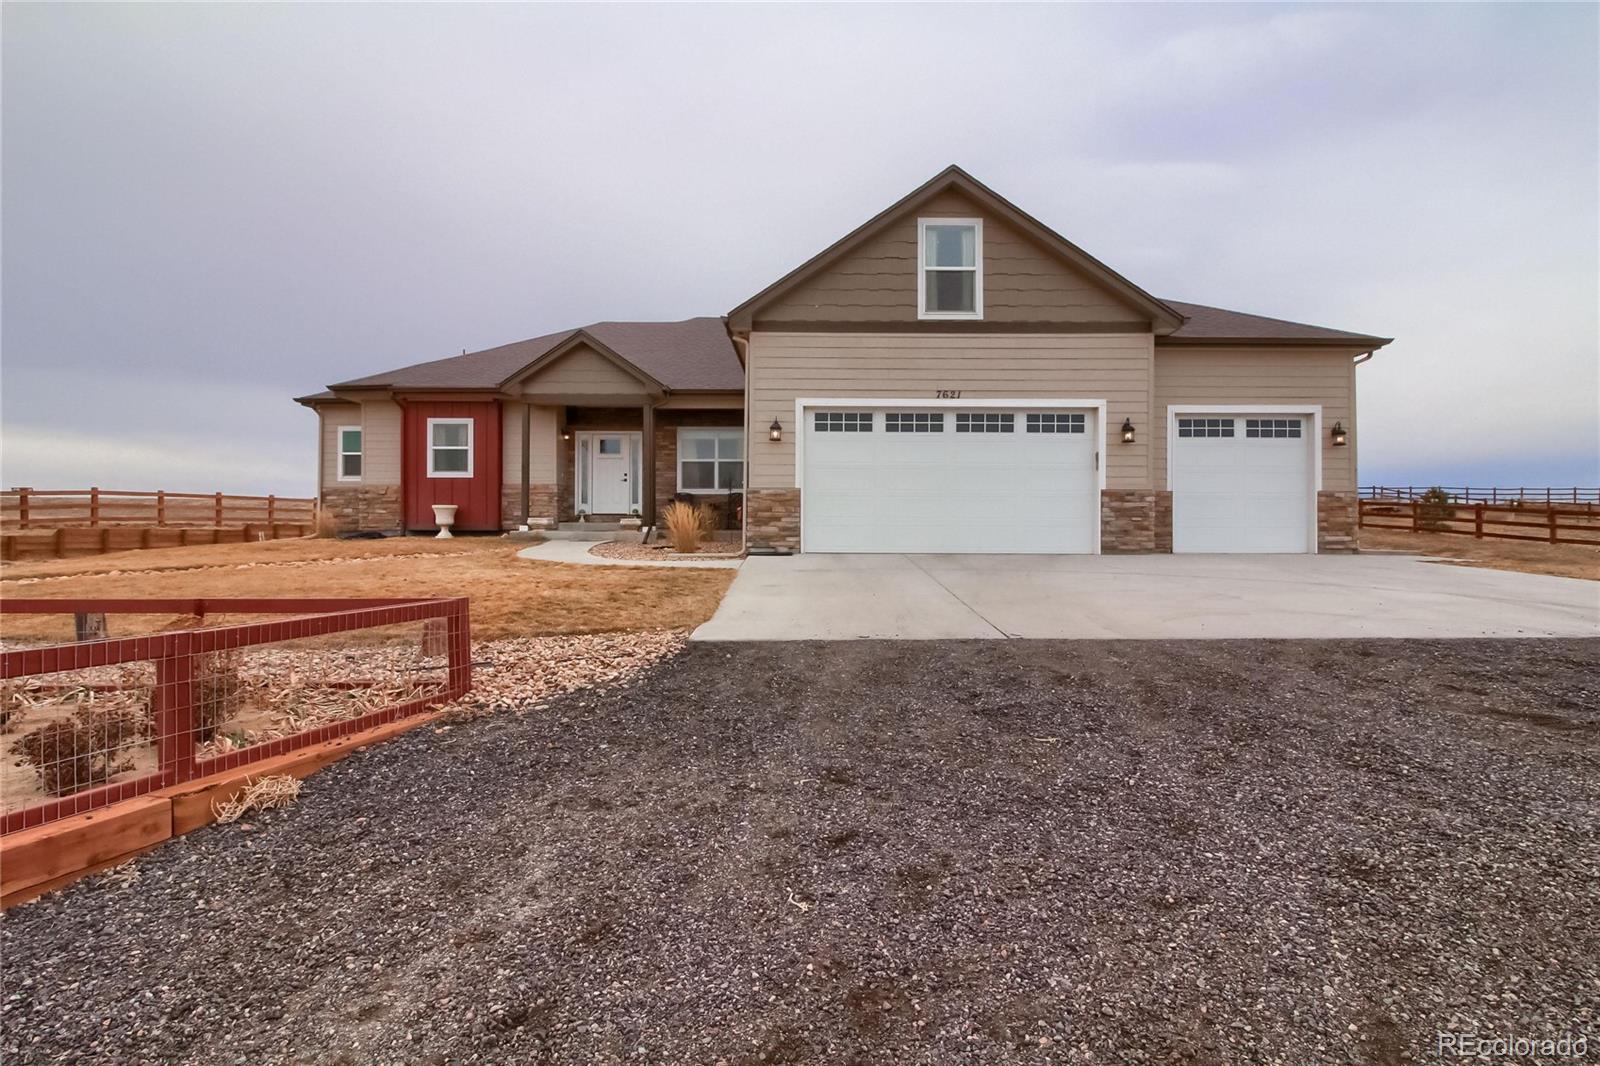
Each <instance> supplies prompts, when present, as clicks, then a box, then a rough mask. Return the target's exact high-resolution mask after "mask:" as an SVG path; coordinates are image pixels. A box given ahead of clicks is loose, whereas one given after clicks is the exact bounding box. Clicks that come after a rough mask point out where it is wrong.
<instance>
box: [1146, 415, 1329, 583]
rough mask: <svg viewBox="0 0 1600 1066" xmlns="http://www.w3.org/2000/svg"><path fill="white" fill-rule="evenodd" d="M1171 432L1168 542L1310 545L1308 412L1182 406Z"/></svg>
mask: <svg viewBox="0 0 1600 1066" xmlns="http://www.w3.org/2000/svg"><path fill="white" fill-rule="evenodd" d="M1174 422H1175V425H1174V427H1173V432H1172V439H1171V442H1170V446H1171V449H1172V483H1171V487H1172V550H1173V551H1175V552H1305V551H1310V550H1311V540H1310V536H1311V528H1312V527H1311V513H1312V508H1313V507H1314V503H1313V500H1314V497H1313V495H1312V491H1311V485H1312V470H1311V448H1310V443H1311V437H1312V426H1311V419H1310V418H1309V417H1307V416H1304V415H1251V416H1246V415H1228V414H1222V413H1219V414H1188V413H1185V414H1181V415H1178V416H1177V418H1176V419H1175V420H1174Z"/></svg>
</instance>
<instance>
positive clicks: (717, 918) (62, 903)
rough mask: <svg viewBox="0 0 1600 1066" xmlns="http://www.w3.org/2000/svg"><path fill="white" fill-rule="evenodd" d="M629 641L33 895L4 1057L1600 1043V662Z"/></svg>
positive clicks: (1515, 650)
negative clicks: (651, 647) (488, 711)
mask: <svg viewBox="0 0 1600 1066" xmlns="http://www.w3.org/2000/svg"><path fill="white" fill-rule="evenodd" d="M616 639H624V638H616ZM663 646H664V647H665V646H670V645H663ZM543 650H548V649H541V650H538V651H535V650H530V652H529V657H530V658H534V659H537V658H538V657H539V656H540V654H541V651H543ZM590 651H591V652H592V653H593V654H594V656H596V657H597V659H598V660H599V661H602V662H609V663H611V665H610V666H607V667H606V669H608V670H609V669H612V668H613V667H615V668H616V669H617V670H618V671H619V672H618V673H617V674H615V675H614V683H612V684H609V685H605V686H602V687H600V688H597V689H591V688H577V689H573V690H571V691H569V692H567V693H566V694H564V695H551V693H553V692H555V691H556V689H557V688H558V687H559V686H560V685H562V684H565V682H564V681H562V680H559V679H555V680H550V681H549V682H548V684H549V685H550V687H549V688H547V689H545V690H543V697H542V698H539V699H538V702H539V703H543V704H545V706H544V707H543V708H542V709H539V710H537V711H533V710H530V711H529V713H522V714H517V713H502V714H496V715H493V716H490V717H486V718H484V719H482V720H473V721H464V722H449V723H443V724H439V725H436V726H434V727H431V728H425V729H422V730H418V731H416V732H413V733H411V734H408V735H406V736H405V737H402V738H400V739H398V740H395V741H393V742H391V743H389V744H386V745H382V746H379V747H376V748H372V749H368V750H366V751H363V752H361V753H360V754H358V755H356V756H353V757H351V758H350V759H347V760H345V761H344V762H341V763H339V764H337V765H335V766H333V767H330V768H329V769H327V770H325V771H323V772H322V773H319V774H317V775H316V776H314V777H312V778H311V779H309V780H308V781H307V782H306V783H305V786H304V789H303V791H302V793H301V796H300V799H299V801H298V803H297V804H296V805H295V806H294V807H292V808H288V809H285V810H280V811H270V812H266V813H261V814H251V815H249V816H248V817H246V818H245V819H243V820H241V821H240V822H239V823H236V824H235V825H233V826H229V827H214V828H209V829H204V830H200V831H198V832H196V833H193V834H190V835H189V836H187V837H185V838H183V839H182V840H180V841H175V842H173V843H170V844H167V845H164V846H163V847H161V848H159V849H157V850H156V851H155V852H153V853H151V854H149V855H147V856H144V857H142V858H140V859H139V860H137V861H136V862H135V863H133V864H132V865H130V866H128V867H124V868H121V869H120V870H118V871H114V872H113V873H112V874H109V875H106V876H103V877H99V878H95V879H92V880H90V881H86V882H82V883H79V884H78V885H75V886H72V887H71V888H69V889H67V890H65V891H63V892H60V893H57V894H55V895H51V896H48V897H46V898H45V899H43V900H41V901H39V902H36V903H33V904H29V905H26V906H23V907H21V908H18V909H16V910H13V911H12V912H10V913H8V914H7V915H6V916H5V917H4V918H3V919H0V948H3V954H4V957H5V960H6V974H7V981H6V988H5V993H4V995H5V998H4V1001H3V1003H0V1057H3V1058H4V1059H5V1061H7V1062H8V1063H13V1062H14V1063H33V1062H55V1061H134V1060H139V1061H170V1062H195V1063H199V1062H215V1061H241V1062H300V1061H343V1062H360V1063H366V1062H424V1061H441V1062H443V1061H449V1062H553V1063H623V1062H649V1063H707V1064H710V1063H718V1062H722V1063H725V1064H727V1066H741V1064H753V1063H798V1062H828V1063H879V1062H894V1063H927V1064H934V1063H940V1064H943V1063H997V1062H998V1063H1013V1062H1016V1063H1039V1062H1085V1063H1090V1062H1093V1063H1104V1062H1129V1063H1171V1062H1177V1063H1234V1062H1238V1063H1247V1062H1248V1063H1284V1064H1302V1063H1304V1064H1323V1063H1330V1062H1335V1063H1337V1062H1349V1063H1371V1064H1387V1063H1399V1062H1406V1061H1433V1060H1434V1058H1435V1057H1436V1056H1435V1055H1434V1040H1435V1034H1436V1032H1437V1031H1439V1030H1450V1029H1458V1030H1462V1031H1468V1030H1470V1031H1475V1032H1478V1033H1483V1034H1504V1033H1515V1034H1527V1035H1531V1036H1545V1035H1549V1036H1552V1037H1554V1036H1559V1035H1562V1034H1563V1033H1569V1032H1571V1033H1588V1034H1589V1036H1590V1038H1591V1044H1592V1043H1593V1040H1594V1037H1595V1034H1596V1030H1595V1027H1596V1024H1597V1019H1596V1005H1597V1003H1600V961H1597V960H1600V892H1597V889H1596V887H1595V886H1596V885H1597V884H1600V835H1597V832H1596V828H1595V826H1596V822H1595V812H1596V811H1597V810H1600V642H1595V641H1588V642H1585V641H1558V640H1540V641H1526V642H1521V641H1490V640H1473V641H1448V642H1412V641H1294V642H1290V641H1258V642H1241V641H1194V642H1125V643H1124V642H1091V641H1079V642H1044V641H1034V642H1022V641H1010V642H999V641H973V642H923V643H904V644H899V643H885V642H853V643H841V644H814V643H771V644H740V645H716V644H695V645H690V646H688V647H687V648H684V649H683V650H681V651H679V652H678V653H677V654H668V655H666V656H665V657H662V658H660V659H655V660H653V662H654V665H653V666H651V667H648V668H645V669H643V670H641V671H637V672H634V673H632V674H629V672H628V667H626V666H622V665H620V664H619V663H618V662H617V657H620V658H628V656H627V655H626V654H625V653H624V652H622V651H621V650H620V649H617V648H608V647H606V646H603V645H596V646H592V647H591V648H590ZM479 654H480V655H482V654H483V652H481V651H480V653H479ZM499 654H500V653H499V652H495V653H494V656H495V657H496V658H497V659H498V658H499ZM509 661H510V657H509V656H508V667H507V668H508V669H509V668H510V667H509ZM499 669H500V667H498V666H497V667H496V670H497V671H498V670H499ZM530 669H531V670H533V673H534V674H535V676H547V675H545V674H542V673H540V669H541V668H530ZM550 676H553V675H550ZM499 698H500V697H498V696H496V697H491V698H489V699H488V700H486V701H485V702H486V703H488V704H490V705H495V704H496V701H497V700H498V699H499ZM508 698H509V697H508Z"/></svg>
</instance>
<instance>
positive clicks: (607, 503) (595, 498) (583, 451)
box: [578, 433, 639, 514]
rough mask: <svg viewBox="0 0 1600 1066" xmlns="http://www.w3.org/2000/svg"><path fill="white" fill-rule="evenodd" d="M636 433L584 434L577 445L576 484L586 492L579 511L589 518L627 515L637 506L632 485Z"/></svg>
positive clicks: (635, 466) (636, 477)
mask: <svg viewBox="0 0 1600 1066" xmlns="http://www.w3.org/2000/svg"><path fill="white" fill-rule="evenodd" d="M638 448H639V434H637V433H584V434H581V435H580V439H579V442H578V481H579V484H580V485H585V486H586V487H587V489H588V491H587V492H586V493H583V494H581V495H582V499H580V505H581V509H582V510H584V511H587V512H588V513H589V514H628V513H629V512H631V511H633V510H634V509H635V508H637V507H638V506H639V503H638V497H637V495H636V493H635V489H636V486H635V485H634V482H635V481H636V480H637V479H638V476H639V474H638V469H637V463H636V462H635V456H636V453H637V451H638Z"/></svg>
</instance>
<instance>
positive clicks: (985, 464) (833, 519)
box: [800, 406, 1100, 553]
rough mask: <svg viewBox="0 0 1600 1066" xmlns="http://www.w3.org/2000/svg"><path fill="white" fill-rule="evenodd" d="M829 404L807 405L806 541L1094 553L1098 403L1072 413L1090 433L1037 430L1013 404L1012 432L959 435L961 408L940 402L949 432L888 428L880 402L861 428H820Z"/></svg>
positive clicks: (855, 546) (858, 548)
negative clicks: (818, 418)
mask: <svg viewBox="0 0 1600 1066" xmlns="http://www.w3.org/2000/svg"><path fill="white" fill-rule="evenodd" d="M819 410H820V411H824V412H826V411H829V410H832V409H830V408H815V409H808V410H807V412H806V417H805V420H804V429H803V430H802V432H803V433H804V434H805V443H804V449H805V455H804V458H803V463H804V477H805V481H804V490H803V492H802V494H801V501H800V506H801V521H802V524H803V527H804V528H803V531H802V541H801V543H802V547H803V549H804V550H805V551H808V552H918V553H923V552H926V553H937V552H984V553H1002V552H1015V553H1023V552H1027V553H1033V552H1041V553H1044V552H1049V553H1057V552H1092V551H1094V542H1095V528H1096V521H1097V519H1098V515H1099V498H1100V493H1099V484H1098V475H1097V474H1096V472H1095V465H1094V462H1095V460H1094V454H1095V450H1096V442H1097V441H1098V440H1099V436H1098V432H1099V431H1098V428H1097V427H1096V425H1095V413H1094V411H1092V410H1090V411H1074V412H1072V413H1074V414H1082V415H1084V416H1085V418H1084V422H1085V426H1084V432H1082V433H1029V432H1028V431H1027V408H1026V407H1022V406H1019V407H1018V408H1017V409H1016V410H1014V411H1006V412H1003V413H1008V414H1011V415H1012V416H1013V422H1012V432H1010V433H970V432H968V433H958V432H956V418H955V415H956V413H957V412H956V411H955V410H954V409H944V410H941V411H938V412H935V413H937V414H942V415H943V428H942V430H941V431H939V432H895V433H890V432H887V431H886V422H885V418H884V416H885V414H886V413H887V412H886V411H885V410H875V411H872V412H870V413H871V415H872V429H871V431H870V432H865V433H863V432H829V431H819V430H818V429H817V428H816V412H817V411H819ZM909 410H910V409H900V408H895V409H894V411H895V412H896V413H904V412H905V411H909ZM858 413H860V414H866V413H868V412H865V411H859V412H858ZM984 413H1002V412H996V411H995V409H993V408H988V409H985V412H984ZM1052 413H1055V412H1053V411H1052Z"/></svg>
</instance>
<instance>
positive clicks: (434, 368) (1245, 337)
mask: <svg viewBox="0 0 1600 1066" xmlns="http://www.w3.org/2000/svg"><path fill="white" fill-rule="evenodd" d="M1163 303H1165V304H1166V305H1167V306H1169V307H1171V308H1173V309H1174V310H1176V311H1177V312H1178V313H1180V314H1182V315H1183V316H1184V322H1183V325H1182V326H1180V327H1178V329H1176V330H1174V331H1173V332H1172V333H1171V334H1169V335H1168V336H1165V337H1158V338H1156V340H1157V343H1159V344H1168V343H1185V342H1187V343H1205V342H1210V343H1220V342H1225V341H1238V342H1243V343H1251V342H1255V343H1271V342H1277V343H1284V344H1317V343H1321V344H1338V343H1349V344H1357V345H1371V346H1372V347H1374V348H1381V347H1382V346H1383V345H1385V344H1388V343H1389V340H1390V338H1387V337H1374V336H1371V335H1369V334H1365V333H1350V332H1347V331H1345V330H1342V329H1328V328H1326V327H1324V326H1311V325H1307V324H1305V323H1303V322H1289V321H1285V320H1284V319H1281V318H1267V317H1265V316H1264V315H1250V314H1245V313H1244V312H1242V311H1228V310H1225V309H1223V308H1220V307H1207V306H1206V305H1204V304H1191V303H1182V302H1180V301H1177V300H1165V301H1163ZM583 335H587V336H588V337H590V338H592V339H593V340H595V341H597V342H599V343H600V344H602V345H604V346H605V347H607V348H609V349H610V350H611V351H613V352H615V353H616V354H617V355H619V356H621V357H622V358H624V359H626V360H627V361H628V362H630V363H632V364H633V365H634V366H636V367H638V368H639V369H640V370H641V371H643V372H644V373H645V374H646V375H648V376H649V377H651V378H654V379H655V380H656V381H659V382H661V384H662V385H664V386H665V387H666V388H668V389H670V390H674V391H691V392H692V391H734V390H738V389H742V388H744V368H743V366H741V365H740V362H739V357H738V355H737V353H735V351H734V348H733V343H732V342H731V341H730V340H729V339H728V331H727V328H726V327H725V326H724V324H723V321H722V319H720V318H713V317H709V316H708V317H702V318H690V319H685V320H684V321H682V322H596V323H595V324H594V325H592V326H585V327H583V328H582V329H566V330H562V331H561V332H559V333H547V334H545V335H544V336H542V337H534V338H532V339H530V340H525V341H517V342H515V343H513V344H502V345H500V346H499V347H498V348H486V349H484V350H483V351H481V352H468V353H467V354H465V355H456V356H451V357H449V358H447V359H434V360H431V361H429V362H426V363H416V364H414V365H412V366H406V367H401V368H400V369H398V370H390V371H386V372H384V373H382V374H370V375H368V376H367V377H363V378H354V379H352V380H350V381H343V382H340V383H339V384H337V385H334V386H331V387H332V388H334V389H339V390H343V389H364V388H390V389H496V388H499V387H500V386H501V385H503V384H505V383H506V382H507V381H508V380H509V379H511V378H513V377H515V376H516V375H517V374H518V372H520V371H521V370H523V369H524V368H525V367H527V366H529V365H530V364H532V363H533V362H535V361H536V360H538V359H539V358H540V357H541V356H543V355H545V354H546V353H548V352H550V351H552V350H554V349H555V348H556V347H557V346H558V345H561V344H564V343H566V342H567V341H568V340H571V339H572V338H574V337H579V336H583ZM297 399H298V401H299V402H301V403H310V404H315V403H324V402H329V401H332V400H335V399H337V397H336V396H335V395H334V394H333V393H329V392H322V393H315V394H313V395H310V396H301V397H298V398H297Z"/></svg>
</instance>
